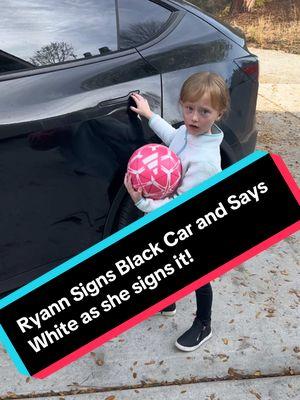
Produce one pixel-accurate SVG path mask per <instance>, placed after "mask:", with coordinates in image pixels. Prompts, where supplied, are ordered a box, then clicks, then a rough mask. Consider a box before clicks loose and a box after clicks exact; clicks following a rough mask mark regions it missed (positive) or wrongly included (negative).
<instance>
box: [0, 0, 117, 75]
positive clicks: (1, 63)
mask: <svg viewBox="0 0 300 400" xmlns="http://www.w3.org/2000/svg"><path fill="white" fill-rule="evenodd" d="M116 50H117V29H116V13H115V0H47V1H45V0H26V1H20V0H10V1H8V2H3V4H1V25H0V72H8V71H12V70H18V69H28V68H36V67H40V66H44V65H53V64H57V63H61V62H65V61H71V60H78V59H82V58H88V57H92V56H96V55H98V56H99V55H102V54H107V53H108V52H110V51H116Z"/></svg>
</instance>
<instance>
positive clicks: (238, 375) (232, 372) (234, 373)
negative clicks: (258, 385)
mask: <svg viewBox="0 0 300 400" xmlns="http://www.w3.org/2000/svg"><path fill="white" fill-rule="evenodd" d="M228 375H229V376H231V377H232V378H241V377H243V374H241V373H240V372H238V371H237V370H236V369H234V368H228Z"/></svg>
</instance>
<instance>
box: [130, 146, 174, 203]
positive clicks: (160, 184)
mask: <svg viewBox="0 0 300 400" xmlns="http://www.w3.org/2000/svg"><path fill="white" fill-rule="evenodd" d="M127 172H128V174H129V176H130V177H131V182H132V186H133V187H134V189H135V190H138V189H139V188H142V189H143V196H144V197H150V198H151V199H163V198H164V197H166V196H168V195H171V194H172V193H173V192H174V191H175V189H176V188H177V186H178V184H179V182H180V179H181V163H180V159H179V157H178V156H177V155H176V154H175V153H174V152H173V151H172V150H170V149H169V148H168V147H166V146H163V145H161V144H155V143H154V144H146V145H145V146H143V147H140V148H139V149H137V150H136V151H135V152H134V153H133V154H132V156H131V157H130V159H129V162H128V166H127Z"/></svg>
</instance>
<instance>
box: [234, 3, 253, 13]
mask: <svg viewBox="0 0 300 400" xmlns="http://www.w3.org/2000/svg"><path fill="white" fill-rule="evenodd" d="M254 4H255V0H231V5H230V13H232V14H234V13H240V12H250V11H251V10H252V9H253V7H254Z"/></svg>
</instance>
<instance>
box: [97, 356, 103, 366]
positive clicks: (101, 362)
mask: <svg viewBox="0 0 300 400" xmlns="http://www.w3.org/2000/svg"><path fill="white" fill-rule="evenodd" d="M96 364H97V365H99V367H102V365H103V364H104V360H102V359H101V358H99V359H98V360H96Z"/></svg>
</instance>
